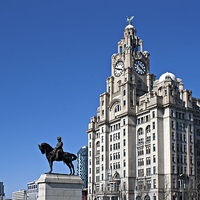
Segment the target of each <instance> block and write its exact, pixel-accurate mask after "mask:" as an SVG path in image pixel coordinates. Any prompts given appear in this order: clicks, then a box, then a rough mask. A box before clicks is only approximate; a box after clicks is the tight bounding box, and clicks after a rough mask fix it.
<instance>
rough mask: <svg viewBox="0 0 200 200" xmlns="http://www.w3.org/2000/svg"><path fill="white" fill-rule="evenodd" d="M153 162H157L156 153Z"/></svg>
mask: <svg viewBox="0 0 200 200" xmlns="http://www.w3.org/2000/svg"><path fill="white" fill-rule="evenodd" d="M153 162H154V163H155V162H156V156H155V155H154V156H153Z"/></svg>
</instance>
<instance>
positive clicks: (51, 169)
mask: <svg viewBox="0 0 200 200" xmlns="http://www.w3.org/2000/svg"><path fill="white" fill-rule="evenodd" d="M49 166H50V171H49V174H50V173H51V172H52V171H53V160H52V159H50V160H49Z"/></svg>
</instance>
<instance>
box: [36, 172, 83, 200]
mask: <svg viewBox="0 0 200 200" xmlns="http://www.w3.org/2000/svg"><path fill="white" fill-rule="evenodd" d="M37 183H38V200H81V199H82V184H83V181H82V180H81V178H80V177H79V176H75V175H71V176H70V175H66V174H54V173H52V174H42V175H41V176H40V178H39V179H38V180H37Z"/></svg>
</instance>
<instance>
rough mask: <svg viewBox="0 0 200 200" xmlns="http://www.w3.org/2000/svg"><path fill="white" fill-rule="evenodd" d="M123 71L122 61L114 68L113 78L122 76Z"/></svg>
mask: <svg viewBox="0 0 200 200" xmlns="http://www.w3.org/2000/svg"><path fill="white" fill-rule="evenodd" d="M123 69H124V63H123V62H122V61H119V62H118V63H117V64H116V66H115V71H114V73H115V76H117V77H119V76H121V74H122V71H123Z"/></svg>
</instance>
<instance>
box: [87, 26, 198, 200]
mask: <svg viewBox="0 0 200 200" xmlns="http://www.w3.org/2000/svg"><path fill="white" fill-rule="evenodd" d="M149 56H150V54H149V53H148V52H147V51H143V47H142V40H141V39H140V38H139V37H137V36H136V29H135V28H134V27H133V26H132V25H130V24H129V25H128V26H126V27H125V30H124V37H123V38H122V39H121V40H120V41H119V42H118V53H117V54H113V55H112V57H111V60H112V64H111V72H112V74H111V77H108V78H107V80H106V82H107V91H106V92H105V93H103V94H101V95H100V105H99V107H98V109H97V116H94V117H92V118H91V121H90V123H89V125H88V130H87V133H88V200H89V199H90V200H92V199H99V200H100V199H102V200H103V199H105V200H117V199H123V200H126V199H129V200H132V199H137V200H140V199H146V200H147V199H152V200H160V199H184V198H185V199H187V198H188V199H189V196H193V198H195V195H196V193H195V190H196V181H197V178H196V174H197V172H198V173H199V172H200V171H199V170H200V166H199V165H200V145H198V144H200V100H199V99H196V98H193V97H192V91H191V90H187V89H183V83H182V80H181V79H180V78H176V77H175V75H173V74H172V73H168V72H166V73H164V74H163V75H162V76H161V77H160V78H159V79H158V80H156V79H155V75H154V74H151V73H150V68H149ZM196 199H197V198H196Z"/></svg>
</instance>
